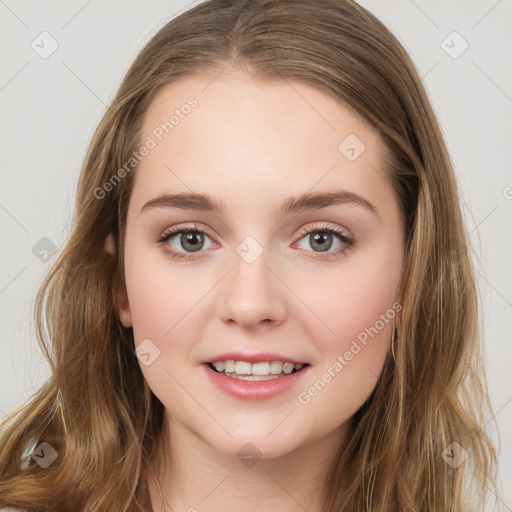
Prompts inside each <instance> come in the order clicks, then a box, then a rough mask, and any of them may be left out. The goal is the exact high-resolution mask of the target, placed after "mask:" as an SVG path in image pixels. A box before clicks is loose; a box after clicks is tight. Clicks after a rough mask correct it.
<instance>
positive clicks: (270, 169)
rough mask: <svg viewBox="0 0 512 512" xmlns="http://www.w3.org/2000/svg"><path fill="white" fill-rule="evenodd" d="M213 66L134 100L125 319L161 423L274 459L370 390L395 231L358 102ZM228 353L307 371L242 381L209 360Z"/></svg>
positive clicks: (330, 424)
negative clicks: (137, 110) (138, 128)
mask: <svg viewBox="0 0 512 512" xmlns="http://www.w3.org/2000/svg"><path fill="white" fill-rule="evenodd" d="M213 76H214V75H212V76H193V77H188V78H186V79H182V80H181V81H179V82H174V83H172V84H169V85H168V86H166V87H165V88H164V89H162V90H161V91H160V92H159V94H158V96H157V97H156V99H155V100H154V101H153V103H152V104H151V106H150V108H149V110H148V112H147V115H146V118H145V123H144V128H143V131H142V134H141V135H142V137H141V141H142V142H141V145H142V144H145V145H146V148H148V149H147V151H145V150H141V151H140V155H139V156H141V157H142V158H141V160H140V163H139V165H138V167H137V169H136V171H133V172H135V176H134V187H133V192H132V195H131V199H130V204H129V210H128V217H127V228H126V239H125V247H124V251H125V253H124V256H125V273H126V294H127V302H126V307H125V308H123V310H122V311H121V312H120V316H121V321H122V323H123V324H124V325H125V326H126V327H133V334H134V339H135V345H136V347H137V351H138V352H137V353H138V357H139V364H140V367H141V370H142V372H143V374H144V377H145V379H146V380H147V382H148V384H149V386H150V388H151V389H152V391H153V392H154V394H155V395H156V396H157V397H158V398H159V399H160V401H161V402H162V403H163V404H164V406H165V408H166V416H167V418H168V420H169V422H170V425H171V428H174V429H175V430H176V432H178V431H182V432H185V431H186V432H191V433H193V434H195V436H197V437H198V438H199V439H201V440H203V441H204V442H205V443H206V444H207V445H208V446H210V447H213V448H215V449H216V450H218V451H220V452H223V453H224V454H231V455H235V454H237V453H238V451H239V450H240V448H241V447H242V446H244V445H245V444H246V443H249V442H250V443H252V444H253V445H254V446H256V447H257V449H258V450H259V452H260V453H261V454H262V456H264V457H267V456H268V457H275V456H279V455H283V454H285V453H287V452H291V451H293V450H295V449H297V448H299V447H301V446H303V445H306V444H309V443H312V442H315V441H320V440H321V439H323V438H325V437H326V436H328V435H331V434H333V433H337V432H338V431H339V432H341V431H342V429H343V427H344V426H346V425H347V424H348V422H349V420H350V418H351V417H352V415H353V414H354V413H355V412H356V411H357V410H358V409H359V408H360V407H361V405H362V404H363V403H364V402H365V401H366V400H367V399H368V397H369V396H370V394H371V392H372V391H373V389H374V387H375V384H376V381H377V379H378V376H379V374H380V372H381V370H382V367H383V363H384V359H385V356H386V353H387V351H388V350H389V345H390V339H391V335H392V325H393V319H394V320H395V324H397V318H398V316H397V313H398V311H399V309H400V308H401V306H400V305H399V304H398V303H397V302H395V295H396V293H397V287H398V282H399V279H400V275H401V270H402V264H403V252H404V242H405V240H404V226H403V224H402V221H401V217H400V212H399V208H398V203H397V200H396V198H395V196H394V193H393V190H392V188H391V185H390V183H389V181H388V180H387V178H386V169H385V168H384V165H383V163H382V161H381V159H382V155H383V154H384V151H385V150H386V148H385V147H384V145H383V143H382V141H381V139H380V138H379V136H378V135H377V133H376V132H374V131H373V130H372V129H371V128H370V127H368V126H367V125H366V124H365V123H364V122H363V120H362V119H361V118H359V117H358V116H357V115H356V114H355V113H354V112H352V111H351V110H349V109H348V108H347V107H345V106H344V105H343V104H341V103H340V102H338V101H336V100H335V99H333V98H332V97H330V96H329V95H327V94H326V93H324V92H322V91H320V90H317V89H315V88H312V87H309V86H307V85H305V84H299V83H294V82H289V83H288V82H285V81H283V82H277V81H276V82H263V81H259V80H256V79H252V78H250V77H249V76H247V75H244V74H243V73H242V72H236V71H231V72H228V71H226V72H224V73H223V74H222V75H220V76H218V77H217V78H216V79H213ZM212 80H213V81H212ZM191 97H194V99H193V100H190V99H189V98H191ZM186 105H189V106H188V107H187V106H186ZM172 115H174V118H171V116H172ZM166 122H167V125H166V124H165V123H166ZM172 194H174V195H176V194H179V195H180V196H179V197H176V196H175V197H174V199H173V198H170V197H169V196H170V195H172ZM185 194H196V195H197V196H196V197H195V198H194V197H192V198H191V197H188V198H187V197H185ZM200 195H203V196H207V198H208V199H209V201H207V200H205V199H204V198H200V197H199V196H200ZM305 195H306V196H305ZM165 196H167V197H165ZM315 196H318V197H316V199H315ZM290 198H295V199H290ZM212 205H216V206H219V207H222V209H221V208H219V209H217V210H214V209H211V208H210V207H211V206H212ZM170 230H177V231H174V232H172V231H170ZM179 230H181V231H179ZM232 353H237V354H232ZM227 359H232V360H241V361H245V362H246V363H251V361H252V362H253V363H256V362H260V363H261V362H263V364H260V365H259V366H257V367H255V366H251V365H249V369H250V370H254V371H255V372H258V370H259V369H262V370H263V373H265V372H268V366H266V365H265V364H264V362H265V361H267V362H269V363H271V362H272V361H275V360H280V361H281V362H283V363H286V362H295V363H300V364H304V366H303V367H302V369H300V370H298V371H297V372H295V371H294V373H293V374H291V375H287V374H286V370H289V369H290V365H288V366H286V365H285V367H284V368H283V371H284V373H281V374H280V375H281V376H279V377H277V378H271V379H270V380H265V381H249V382H248V381H247V380H242V379H237V378H234V377H230V376H226V375H222V374H218V373H215V371H214V370H213V369H211V368H210V367H209V365H208V364H207V362H216V361H223V360H227ZM247 360H248V361H247ZM225 364H226V363H225ZM227 364H228V365H229V363H227ZM220 368H221V369H222V365H220ZM237 368H238V370H239V373H241V374H242V375H243V374H245V373H246V372H247V368H248V367H247V364H245V365H244V364H241V365H240V364H238V366H237ZM270 368H272V365H271V367H270ZM273 368H274V369H275V370H274V371H276V372H277V371H281V370H280V368H279V366H276V365H275V364H274V365H273ZM227 369H230V367H229V366H228V368H227ZM294 370H295V367H294ZM231 371H232V370H231ZM270 375H271V376H272V375H273V374H272V373H271V374H270ZM276 375H277V374H276ZM291 412H293V414H291Z"/></svg>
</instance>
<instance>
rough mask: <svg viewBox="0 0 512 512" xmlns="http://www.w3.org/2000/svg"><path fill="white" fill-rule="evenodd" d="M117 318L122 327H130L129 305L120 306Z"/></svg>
mask: <svg viewBox="0 0 512 512" xmlns="http://www.w3.org/2000/svg"><path fill="white" fill-rule="evenodd" d="M119 319H120V320H121V323H122V324H123V326H124V327H132V326H133V324H132V313H131V311H130V306H126V308H122V309H120V310H119Z"/></svg>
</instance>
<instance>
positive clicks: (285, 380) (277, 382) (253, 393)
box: [202, 364, 310, 400]
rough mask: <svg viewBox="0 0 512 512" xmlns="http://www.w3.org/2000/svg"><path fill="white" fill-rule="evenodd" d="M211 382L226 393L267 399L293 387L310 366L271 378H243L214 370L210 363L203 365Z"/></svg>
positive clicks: (255, 398) (253, 398)
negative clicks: (284, 375)
mask: <svg viewBox="0 0 512 512" xmlns="http://www.w3.org/2000/svg"><path fill="white" fill-rule="evenodd" d="M202 366H203V367H204V369H205V371H206V375H207V376H208V378H209V379H210V382H212V384H214V385H215V386H217V387H218V388H219V389H221V390H222V391H224V392H225V393H227V394H229V395H231V396H234V397H236V398H242V399H244V400H267V399H269V398H273V397H274V396H277V395H279V394H281V393H284V392H285V391H288V390H290V389H292V388H293V387H294V386H296V385H297V383H298V382H299V380H301V379H302V377H303V376H304V375H305V374H306V373H308V370H309V368H310V367H309V366H306V367H304V368H302V369H301V370H300V371H298V372H295V373H291V374H290V375H286V377H279V378H277V379H270V380H241V379H234V378H232V377H228V376H227V375H224V374H222V373H217V372H215V371H214V370H212V369H211V368H210V367H209V366H208V364H203V365H202Z"/></svg>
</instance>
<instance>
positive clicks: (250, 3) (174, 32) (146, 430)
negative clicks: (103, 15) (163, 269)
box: [0, 0, 496, 512]
mask: <svg viewBox="0 0 512 512" xmlns="http://www.w3.org/2000/svg"><path fill="white" fill-rule="evenodd" d="M228 65H232V66H238V67H240V68H243V69H244V70H245V71H246V72H248V73H251V74H252V75H253V76H254V77H256V78H258V79H261V80H292V81H293V80H294V81H302V82H304V83H307V84H309V85H313V86H315V87H318V88H319V89H321V90H322V91H324V92H325V93H328V94H332V95H334V96H335V97H336V98H338V99H339V100H340V101H341V102H343V103H344V104H346V105H348V106H349V107H351V108H352V109H353V110H354V111H356V112H358V113H359V114H360V115H361V116H362V117H363V118H364V119H365V120H366V121H367V122H368V123H370V125H371V126H373V127H374V128H375V129H376V130H377V131H378V133H379V134H380V136H381V138H382V140H383V141H384V143H385V145H386V147H387V148H388V149H389V154H390V157H389V158H388V162H387V163H388V171H389V177H390V180H391V183H392V185H393V188H394V190H395V192H396V196H397V198H398V201H399V204H400V208H401V212H402V215H403V218H404V220H405V221H406V229H407V244H406V254H405V264H404V270H403V275H402V280H401V282H400V290H399V294H400V298H401V303H402V304H403V309H402V311H401V317H400V328H399V330H398V331H396V332H395V333H394V334H395V335H394V336H393V340H392V350H391V351H390V353H389V355H388V358H387V359H386V362H385V365H384V369H383V372H382V375H381V377H380V379H379V381H378V383H377V386H376V388H375V390H374V392H373V394H372V396H371V398H370V399H369V400H368V402H367V403H365V404H364V407H362V408H361V410H360V411H358V413H357V414H356V416H355V418H354V420H355V421H354V427H353V428H354V430H353V433H352V435H351V436H350V440H349V442H348V445H347V446H346V447H345V449H344V450H343V452H342V453H339V454H338V456H337V458H336V460H335V464H333V465H332V467H330V468H329V474H328V478H327V479H326V481H325V488H324V489H323V492H324V506H323V508H322V510H324V511H326V512H346V511H348V510H351V511H353V510H357V511H379V512H398V511H418V512H419V511H422V512H427V511H428V512H432V511H462V510H467V508H466V507H467V506H468V502H467V501H466V495H465V494H466V491H467V490H470V489H473V490H474V491H475V494H476V496H473V497H471V500H472V501H471V504H472V506H475V505H476V504H477V503H479V502H478V501H475V499H480V500H483V499H484V497H485V490H486V488H487V487H488V486H489V485H490V484H493V485H494V475H495V464H496V456H495V451H494V449H493V447H492V444H491V442H490V440H489V438H488V436H487V434H486V433H485V432H484V429H483V428H482V427H483V424H484V421H483V417H484V416H483V415H484V414H485V412H486V411H491V409H490V404H489V400H488V395H487V390H486V384H485V378H484V373H483V365H482V353H481V338H482V336H481V327H480V318H479V311H480V305H479V301H478V296H477V292H476V287H475V279H474V270H473V267H472V261H471V253H470V246H469V242H468V240H469V237H468V235H467V232H466V230H465V226H464V224H463V220H462V217H461V209H460V203H459V197H458V190H457V183H456V179H455V176H454V172H453V168H452V164H451V162H450V158H449V155H448V152H447V149H446V146H445V143H444V141H443V137H442V135H441V132H440V129H439V126H438V123H437V121H436V118H435V116H434V113H433V111H432V108H431V105H430V103H429V100H428V97H427V94H426V92H425V89H424V87H423V85H422V83H421V80H420V78H419V76H418V73H417V71H416V69H415V67H414V65H413V63H412V61H411V59H410V57H409V56H408V54H407V52H406V51H405V49H404V48H403V47H402V45H401V44H400V43H399V42H398V41H397V39H396V38H395V37H394V36H393V35H392V34H391V32H390V31H389V30H388V29H387V28H386V27H385V26H384V25H383V24H382V23H381V22H380V21H379V20H377V19H376V18H375V17H374V16H373V15H372V14H371V13H369V12H368V11H367V10H365V9H364V8H362V7H360V6H359V5H357V4H356V3H355V2H352V1H349V0H322V1H321V2H320V1H318V0H209V1H206V2H203V3H201V4H199V5H197V6H195V7H194V8H192V9H190V10H189V11H187V12H185V13H183V14H181V15H180V16H178V17H176V18H175V19H173V20H171V21H170V22H168V23H167V24H166V25H165V26H164V27H163V28H162V29H161V30H160V31H159V32H158V33H157V34H156V35H155V36H154V37H153V38H152V39H151V40H150V41H149V43H147V45H146V46H145V47H144V48H143V50H142V51H141V52H140V54H139V55H138V56H137V58H136V59H135V61H134V62H133V64H132V65H131V67H130V69H129V70H128V72H127V74H126V76H125V78H124V80H123V81H122V83H121V85H120V87H119V90H118V92H117V94H116V96H115V98H114V100H113V101H112V103H111V105H110V106H109V108H108V110H107V112H106V113H105V115H104V117H103V119H102V120H101V122H100V124H99V126H98V128H97V129H96V131H95V134H94V136H93V139H92V141H91V144H90V147H89V151H88V154H87V156H86V159H85V162H84V165H83V168H82V171H81V175H80V180H79V183H78V189H77V196H76V211H75V213H76V219H75V222H74V224H73V227H72V232H71V234H70V237H69V241H68V242H67V244H66V246H65V247H64V249H63V250H62V252H61V253H60V255H59V257H58V259H57V261H56V262H55V264H54V265H53V267H52V268H51V270H50V272H49V274H48V275H47V277H46V279H45V281H44V283H43V285H42V286H41V288H40V290H39V292H38V295H37V300H36V307H35V319H36V327H37V337H38V342H39V344H40V345H41V348H42V350H43V351H44V353H45V356H46V358H47V359H48V362H49V364H50V366H51V369H52V376H51V377H50V378H49V379H48V380H47V381H46V382H45V384H44V385H43V386H42V387H41V389H40V390H39V391H38V392H37V393H36V394H35V395H34V396H33V398H32V399H31V400H30V402H29V403H28V404H26V405H25V406H23V407H20V408H19V409H17V410H16V411H14V412H13V413H12V414H11V416H10V418H9V417H8V418H6V419H4V420H3V422H2V436H1V439H0V453H1V455H0V506H2V505H12V506H20V507H24V508H28V509H31V510H48V511H57V510H58V511H66V510H70V511H71V510H72V511H74V512H76V511H90V510H104V511H112V510H116V511H118V510H119V511H120V510H126V511H136V510H147V509H148V506H149V500H148V493H147V489H146V484H145V478H144V476H145V474H146V471H148V470H150V469H151V468H150V465H149V461H150V459H151V460H152V461H155V460H157V457H158V456H159V455H160V454H161V453H163V439H164V438H165V435H164V434H165V433H163V428H164V424H163V405H162V403H161V402H160V401H159V400H158V399H157V398H156V397H155V396H154V395H153V393H152V392H151V390H150V389H149V387H148V385H147V383H146V381H145V379H144V378H143V375H142V373H141V370H140V366H139V363H138V361H137V359H136V357H135V355H134V353H133V351H134V340H133V334H132V330H131V329H127V328H124V327H123V326H122V324H121V323H120V321H119V317H118V313H117V312H118V310H119V309H118V306H119V304H118V303H117V301H118V297H119V296H120V295H119V292H120V291H122V290H124V264H123V247H124V233H125V228H126V214H127V207H128V201H129V198H130V193H131V188H132V184H133V177H134V173H135V172H136V167H134V168H133V170H130V172H127V173H126V176H123V179H121V180H119V181H118V182H116V183H115V186H114V185H113V186H112V187H110V188H111V190H109V191H108V197H106V198H102V197H101V196H100V194H99V193H98V190H99V189H101V188H102V187H103V185H104V184H105V183H106V182H108V181H109V180H111V179H112V176H113V175H114V174H115V173H116V171H117V170H118V169H120V168H122V167H123V165H125V163H126V162H127V160H128V159H129V158H130V156H131V155H132V154H133V151H135V150H136V149H137V148H138V147H140V145H141V143H142V141H141V140H140V131H141V126H142V123H143V118H144V115H145V113H146V111H147V110H148V107H149V105H150V103H151V101H152V99H153V98H154V97H155V95H156V93H157V92H158V91H159V90H160V89H161V88H162V87H163V86H164V85H166V84H168V83H171V82H173V81H175V80H177V79H178V78H181V77H185V76H187V75H191V74H194V73H202V72H210V73H211V72H217V73H220V72H222V70H223V69H225V68H226V67H227V66H228ZM103 190H104V189H103ZM110 233H112V234H113V235H114V241H115V244H116V256H115V257H112V256H111V254H109V252H108V251H106V250H104V244H105V240H106V238H107V237H108V235H109V234H110ZM43 442H46V443H48V445H49V446H50V447H51V448H52V449H53V450H54V451H55V452H56V454H57V458H56V459H55V460H54V461H53V463H52V464H51V465H49V466H48V467H46V468H43V467H41V466H40V465H39V464H38V463H37V461H36V460H35V458H34V457H32V455H33V450H34V448H35V447H39V446H40V445H41V443H43ZM453 443H457V444H453ZM459 447H460V448H459ZM446 450H451V451H449V454H450V456H452V455H453V450H459V451H458V452H457V453H459V455H460V454H461V453H467V454H469V457H468V459H467V460H466V461H465V462H464V463H463V464H461V465H459V466H458V467H454V465H451V464H448V463H447V462H446V456H443V454H445V453H446ZM462 450H464V451H463V452H462ZM155 457H156V458H155ZM341 482H343V485H341ZM471 486H472V487H471ZM468 508H469V507H468ZM479 509H480V510H481V508H479Z"/></svg>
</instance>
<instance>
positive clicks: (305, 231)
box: [156, 221, 356, 261]
mask: <svg viewBox="0 0 512 512" xmlns="http://www.w3.org/2000/svg"><path fill="white" fill-rule="evenodd" d="M187 231H192V232H194V231H195V232H199V233H201V234H205V235H206V236H208V238H210V239H212V242H213V244H214V245H218V244H217V242H215V237H214V236H212V235H211V234H210V232H209V229H208V228H206V227H201V226H199V225H198V223H195V222H193V223H191V224H178V225H176V226H172V227H169V228H167V229H165V230H164V231H163V233H162V234H161V235H159V236H158V237H157V240H156V241H157V242H158V243H159V245H162V246H164V245H165V244H166V243H167V242H168V241H169V240H170V239H171V238H173V237H174V236H176V235H178V234H182V233H183V232H187ZM315 232H327V233H330V234H332V235H334V236H335V237H338V240H339V241H340V242H341V243H342V244H343V245H342V247H341V248H338V249H337V250H335V251H325V252H315V251H309V250H306V252H308V253H312V254H316V256H312V257H313V259H318V260H323V261H328V260H329V258H333V257H334V258H336V257H338V256H339V255H340V254H343V253H344V252H345V251H347V250H348V249H351V248H352V247H353V246H355V245H356V240H355V239H354V237H353V236H352V235H351V234H350V232H349V231H348V230H347V229H345V228H341V227H338V226H336V227H334V226H330V225H328V224H327V223H326V222H322V221H320V222H317V223H313V224H309V225H307V226H305V227H303V228H301V230H300V232H299V235H300V236H299V238H298V240H297V242H298V241H300V240H301V239H302V238H304V237H305V236H307V235H310V234H311V233H315ZM297 242H294V245H295V244H296V243H297ZM163 250H164V251H165V252H166V253H168V254H169V255H171V256H172V257H173V258H175V259H182V260H190V259H193V258H196V256H195V254H196V253H194V252H191V253H190V252H189V253H188V252H182V251H176V250H174V249H170V248H169V247H163ZM205 252H208V251H202V250H199V251H197V254H198V255H200V254H201V253H205ZM322 254H325V256H322ZM199 257H201V256H199Z"/></svg>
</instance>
